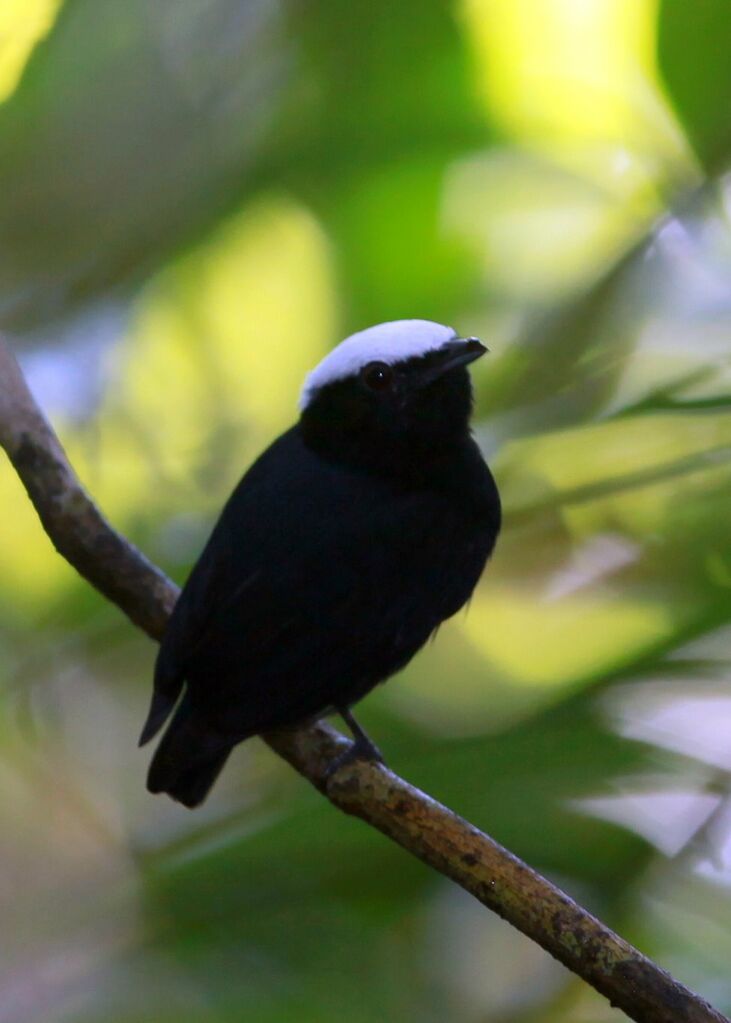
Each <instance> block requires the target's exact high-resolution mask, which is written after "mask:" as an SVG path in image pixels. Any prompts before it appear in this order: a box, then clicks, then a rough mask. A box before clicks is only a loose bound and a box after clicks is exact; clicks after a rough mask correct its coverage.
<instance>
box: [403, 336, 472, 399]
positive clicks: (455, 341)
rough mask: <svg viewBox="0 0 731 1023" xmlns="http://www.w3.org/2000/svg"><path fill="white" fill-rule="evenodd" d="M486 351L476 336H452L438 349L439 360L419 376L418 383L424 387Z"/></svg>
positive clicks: (467, 363)
mask: <svg viewBox="0 0 731 1023" xmlns="http://www.w3.org/2000/svg"><path fill="white" fill-rule="evenodd" d="M486 351H487V347H486V345H483V343H482V342H481V341H480V340H478V338H476V337H455V338H452V340H451V341H447V343H446V344H445V345H443V346H442V347H441V348H440V349H439V353H438V354H439V361H438V362H436V363H434V364H432V365H431V366H430V367H429V369H428V370H427V371H426V372H425V373H423V374H422V375H421V376H420V379H419V385H420V386H421V387H424V386H426V385H427V384H431V383H433V382H434V381H435V380H437V379H438V378H439V377H441V376H443V375H444V374H445V373H448V372H449V370H450V369H456V367H457V366H468V365H469V364H470V363H471V362H474V361H475V359H479V358H481V357H482V356H483V355H484V354H485V352H486Z"/></svg>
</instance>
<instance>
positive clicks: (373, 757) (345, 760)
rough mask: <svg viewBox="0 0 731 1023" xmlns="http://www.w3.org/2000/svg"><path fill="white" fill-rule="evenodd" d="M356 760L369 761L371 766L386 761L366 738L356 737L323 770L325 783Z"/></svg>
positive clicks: (376, 747)
mask: <svg viewBox="0 0 731 1023" xmlns="http://www.w3.org/2000/svg"><path fill="white" fill-rule="evenodd" d="M358 760H365V761H369V762H370V763H372V764H385V763H386V761H385V760H384V759H383V754H382V753H381V751H380V750H379V748H378V746H376V745H375V744H374V743H372V742H371V740H370V739H369V738H368V737H367V736H361V735H359V736H357V737H356V738H355V740H354V741H353V742H352V743H351V744H350V746H348V748H347V749H346V750H345V752H344V753H341V754H340V755H339V756H337V757H333V759H332V760H331V761H330V763H329V764H328V765H327V767H326V769H325V781H330V779H331V778H332V777H333V775H335V774H337V772H338V771H339V770H340V769H341V768H343V767H347V766H348V765H349V764H354V763H356V762H357V761H358Z"/></svg>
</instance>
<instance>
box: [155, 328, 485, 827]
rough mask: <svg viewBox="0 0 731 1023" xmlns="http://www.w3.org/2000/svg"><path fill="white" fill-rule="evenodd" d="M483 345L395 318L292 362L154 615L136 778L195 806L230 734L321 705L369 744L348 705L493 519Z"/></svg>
mask: <svg viewBox="0 0 731 1023" xmlns="http://www.w3.org/2000/svg"><path fill="white" fill-rule="evenodd" d="M486 351H487V348H486V347H485V346H484V345H483V344H482V342H481V341H479V340H478V339H477V338H476V337H461V336H459V335H458V334H457V332H456V331H455V330H453V329H452V328H451V327H447V326H445V325H443V324H440V323H435V322H432V321H430V320H419V319H409V320H395V321H390V322H387V323H381V324H378V325H376V326H373V327H369V328H367V329H365V330H362V331H359V332H358V333H355V334H352V335H351V336H350V337H348V338H346V339H345V340H344V341H342V342H341V343H340V344H338V345H337V346H336V347H335V348H333V349H332V350H331V351H330V352H329V354H327V355H326V356H325V358H324V359H323V360H322V361H321V362H320V363H319V365H317V366H316V367H315V368H314V369H313V370H312V371H311V372H310V373H309V375H308V376H307V377H306V379H305V382H304V386H303V389H302V392H301V397H300V402H299V418H298V420H297V422H296V423H295V424H294V425H293V426H292V427H291V428H290V429H288V430H286V432H284V433H283V434H282V435H281V436H280V437H278V439H276V440H275V441H274V442H273V443H272V444H271V446H270V447H268V448H267V449H266V450H265V451H264V452H263V453H262V454H261V455H260V456H259V457H258V458H257V459H256V460H255V461H254V463H253V464H252V465H251V467H250V468H249V469H248V471H247V472H246V473H245V474H244V476H243V478H242V479H241V481H240V482H239V483H238V485H237V486H236V488H235V489H234V491H233V493H232V495H231V497H230V498H229V500H228V501H227V503H226V504H225V506H224V508H223V511H222V512H221V515H220V517H219V519H218V521H217V523H216V525H215V527H214V529H213V531H212V533H211V536H210V538H209V540H208V542H207V543H206V545H205V547H204V549H203V551H202V553H201V555H200V557H199V559H198V561H197V562H196V564H195V565H194V567H193V569H192V571H191V573H190V575H189V577H188V579H187V582H186V583H185V585H184V586H183V589H182V591H181V593H180V596H179V598H178V601H177V603H176V605H175V607H174V610H173V612H172V615H171V617H170V619H169V622H168V624H167V627H166V630H165V632H164V635H163V638H162V642H161V645H160V649H159V653H158V656H157V660H156V663H155V672H154V685H153V695H152V702H151V706H150V710H149V714H148V717H147V720H146V722H145V725H144V728H143V730H142V734H141V736H140V745H144V744H145V743H147V742H149V741H150V740H151V739H152V738H153V737H154V736H155V735H157V734H158V732H159V731H160V730H161V729H162V728H163V726H164V725H165V723H166V722H167V721H168V720H169V724H168V726H167V729H166V730H165V732H164V734H163V736H162V739H161V741H160V742H159V745H158V747H157V749H156V751H155V753H154V755H153V757H152V760H151V763H150V767H149V773H148V777H147V788H148V790H149V791H150V792H152V793H159V792H165V793H167V794H168V795H169V796H170V797H172V799H174V800H176V801H178V802H179V803H182V804H183V805H184V806H187V807H191V808H192V807H195V806H198V805H199V804H200V803H202V802H203V800H204V799H205V798H206V796H207V795H208V793H209V792H210V790H211V788H212V786H213V784H214V782H215V781H216V779H217V777H218V776H219V774H220V772H221V770H222V768H223V766H224V764H225V763H226V760H227V759H228V757H229V754H230V753H231V751H232V749H233V748H234V747H235V746H236V745H237V744H238V743H240V742H243V741H244V740H246V739H248V738H249V737H251V736H253V735H257V734H260V733H266V732H268V731H271V730H275V729H280V728H289V727H296V726H298V725H300V724H303V723H306V722H309V721H312V720H315V719H317V718H318V717H320V716H322V715H325V714H331V713H338V714H339V715H340V716H341V717H342V718H343V720H344V721H345V723H346V724H347V725H348V727H349V729H350V731H351V733H352V735H353V738H354V742H353V743H352V745H351V747H350V748H349V750H348V753H347V754H346V755H345V758H344V759H355V758H358V757H362V758H365V759H371V760H382V759H383V758H382V756H381V754H380V751H379V750H378V747H377V746H376V745H375V744H374V743H373V742H372V740H371V739H370V738H369V736H368V735H367V734H366V732H365V731H364V730H363V729H362V728H361V727H360V726H359V724H358V722H357V721H356V720H355V718H354V717H353V714H352V711H351V708H352V707H353V705H354V704H355V703H357V702H358V701H359V700H360V699H361V698H362V697H364V696H365V695H366V694H367V693H368V692H370V690H372V689H373V688H374V687H375V686H376V685H377V684H378V683H380V682H384V681H385V680H386V679H388V678H390V677H391V676H392V675H394V674H396V673H397V672H398V671H400V670H401V669H402V668H403V667H404V666H405V665H406V664H407V663H408V662H409V661H410V660H411V659H412V657H413V656H414V655H415V654H416V653H417V651H418V650H420V649H421V647H423V646H424V645H425V643H426V642H427V640H428V639H429V637H430V636H432V635H433V634H434V633H436V630H437V629H438V628H439V626H440V625H441V623H442V622H443V621H444V620H445V619H447V618H450V617H451V616H452V615H454V614H455V613H456V612H457V611H459V610H460V608H462V607H463V606H464V605H465V604H466V603H467V602H468V601H469V599H470V597H471V595H472V592H473V590H474V588H475V586H476V585H477V583H478V581H479V579H480V576H481V574H482V571H483V568H484V566H485V563H486V562H487V560H488V558H489V557H490V555H491V553H492V551H493V548H494V545H495V541H496V539H497V536H498V533H499V530H500V522H501V510H500V497H499V493H498V489H497V486H496V483H495V480H494V478H493V476H492V474H491V472H490V469H489V468H488V466H487V464H486V462H485V460H484V459H483V456H482V454H481V451H480V448H479V446H478V444H477V442H476V441H475V439H474V437H473V436H472V433H471V429H470V418H471V413H472V407H473V394H472V384H471V379H470V374H469V371H468V368H467V367H468V366H469V364H470V363H472V362H474V361H475V360H476V359H478V358H480V357H481V356H482V355H484V353H485V352H486ZM171 715H172V718H171ZM334 766H335V767H339V766H340V764H339V763H338V764H336V765H334Z"/></svg>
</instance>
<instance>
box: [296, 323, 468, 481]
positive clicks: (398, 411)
mask: <svg viewBox="0 0 731 1023" xmlns="http://www.w3.org/2000/svg"><path fill="white" fill-rule="evenodd" d="M485 351H486V348H485V346H484V345H483V344H481V343H480V341H478V340H477V338H473V337H470V338H460V337H457V336H456V334H455V333H454V331H452V330H451V329H450V328H448V327H442V326H441V325H440V324H435V323H430V322H429V321H424V320H405V321H397V322H395V323H388V324H380V325H379V326H378V327H372V328H371V329H370V330H367V331H363V332H361V333H360V334H356V335H353V337H351V338H348V339H347V340H346V341H344V342H342V344H341V345H339V346H338V347H337V348H336V349H334V351H333V352H331V353H330V355H329V356H327V358H326V359H324V360H323V362H322V363H320V365H319V366H318V367H317V368H316V369H315V370H314V371H313V372H312V373H311V374H310V376H309V377H308V379H307V381H306V384H305V389H304V392H303V398H302V418H301V429H302V433H303V436H304V438H305V441H306V442H307V443H308V444H309V445H310V446H311V447H313V448H315V449H316V450H318V451H319V452H321V453H322V454H324V455H326V456H328V457H330V458H332V459H334V460H337V461H342V462H345V463H347V464H354V465H360V466H362V467H364V468H368V469H371V470H373V471H376V472H379V473H390V472H397V473H399V474H403V473H404V471H410V470H411V469H413V470H415V471H417V472H418V471H419V470H420V467H422V466H423V465H424V464H425V463H428V462H431V461H433V460H434V459H435V458H436V457H438V456H439V455H440V453H444V452H447V451H449V450H450V449H451V448H453V447H454V446H455V445H458V444H460V443H461V442H463V441H464V439H465V438H466V437H467V436H468V434H469V419H470V414H471V411H472V386H471V382H470V376H469V372H468V370H467V366H468V364H469V363H471V362H474V361H475V359H478V358H480V356H481V355H483V354H484V353H485Z"/></svg>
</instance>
